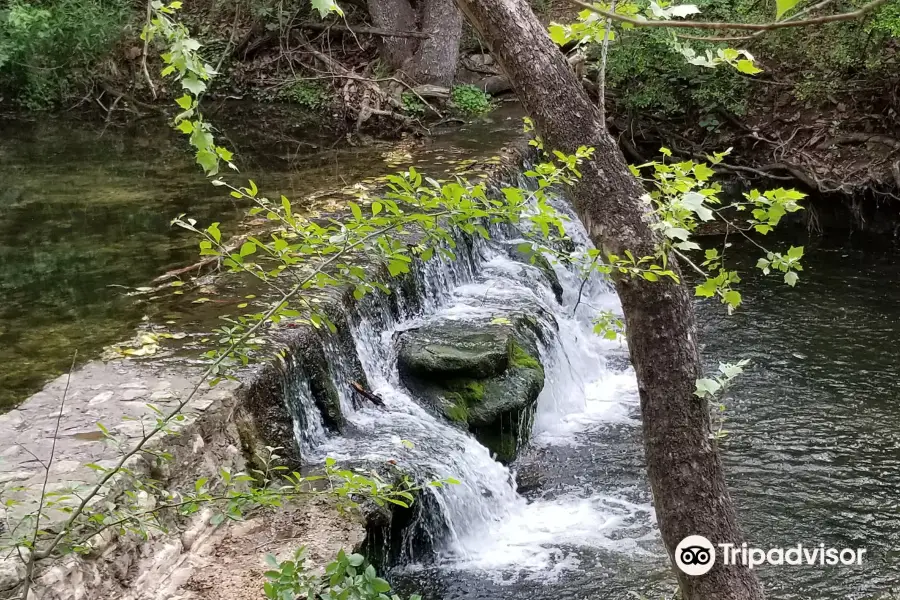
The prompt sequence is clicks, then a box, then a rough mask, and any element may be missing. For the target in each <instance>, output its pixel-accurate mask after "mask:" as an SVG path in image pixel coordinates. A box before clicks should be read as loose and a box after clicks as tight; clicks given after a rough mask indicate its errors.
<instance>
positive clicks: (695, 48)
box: [549, 2, 760, 124]
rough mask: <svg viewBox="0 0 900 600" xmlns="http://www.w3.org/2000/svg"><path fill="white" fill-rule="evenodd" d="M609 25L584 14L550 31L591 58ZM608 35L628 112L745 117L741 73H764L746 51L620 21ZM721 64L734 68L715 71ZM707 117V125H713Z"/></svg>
mask: <svg viewBox="0 0 900 600" xmlns="http://www.w3.org/2000/svg"><path fill="white" fill-rule="evenodd" d="M596 5H597V6H599V7H600V8H603V9H604V10H611V8H612V7H611V6H610V5H608V4H603V3H598V4H596ZM615 12H616V13H617V14H621V15H623V16H627V17H636V16H646V17H648V18H654V19H670V18H673V17H682V16H689V15H692V14H695V13H697V12H700V11H699V8H698V7H697V6H695V5H693V4H684V5H677V6H668V5H665V4H663V5H660V4H657V3H655V2H650V3H649V4H645V3H643V2H640V3H638V2H616V4H615ZM606 25H607V21H606V19H604V18H603V17H602V16H601V15H599V14H597V13H595V12H593V11H590V10H583V11H581V12H580V13H578V15H577V18H576V20H575V21H574V22H572V23H567V24H561V23H551V25H550V27H549V31H550V37H551V38H552V39H553V41H554V42H556V43H557V44H559V45H561V46H562V45H565V44H570V43H572V42H575V43H576V44H577V45H579V46H584V47H585V49H586V52H587V53H588V54H596V53H597V52H598V47H599V45H601V44H602V43H603V40H604V36H605V35H606V34H607V27H606ZM608 37H609V41H610V47H609V56H608V59H607V78H606V81H607V85H608V86H609V88H610V89H612V90H614V91H615V97H616V99H617V102H618V103H619V106H620V107H621V108H622V109H624V110H626V111H629V112H640V113H647V112H651V113H658V114H664V115H667V116H673V115H676V114H692V113H699V114H701V115H714V114H715V113H716V111H717V110H718V109H720V108H725V109H726V110H728V111H729V112H732V113H736V114H743V112H744V110H745V104H746V96H747V94H746V90H747V87H748V82H747V81H746V79H745V78H743V77H742V76H741V73H743V74H749V75H753V74H755V73H758V72H759V71H760V69H759V68H758V67H757V66H756V64H755V62H754V59H753V56H752V55H750V54H749V53H747V52H746V51H745V50H736V49H733V48H728V47H726V46H725V45H724V44H721V43H719V44H713V43H705V42H699V41H692V42H690V43H688V42H685V41H684V40H681V39H680V38H678V37H677V36H676V35H675V33H674V32H672V31H666V30H663V29H641V28H635V27H634V26H633V25H631V24H629V23H616V24H614V25H613V26H612V27H611V28H610V30H609V36H608ZM723 64H727V65H730V66H732V67H733V69H727V70H724V69H716V68H715V67H717V66H719V65H723ZM701 118H704V117H701ZM705 119H706V123H707V124H711V123H714V122H715V121H714V120H713V119H711V118H709V117H706V118H705Z"/></svg>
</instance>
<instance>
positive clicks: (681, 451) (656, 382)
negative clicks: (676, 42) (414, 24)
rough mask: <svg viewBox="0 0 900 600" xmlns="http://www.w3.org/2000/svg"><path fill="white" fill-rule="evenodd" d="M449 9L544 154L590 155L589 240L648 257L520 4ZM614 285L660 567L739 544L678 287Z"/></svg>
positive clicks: (724, 595)
mask: <svg viewBox="0 0 900 600" xmlns="http://www.w3.org/2000/svg"><path fill="white" fill-rule="evenodd" d="M457 2H458V3H459V6H460V9H461V10H462V11H463V13H464V14H465V15H466V17H467V18H468V19H469V21H470V22H471V23H472V25H473V26H474V27H475V29H476V30H477V31H478V32H479V33H480V34H481V37H482V39H483V40H484V41H485V42H486V43H487V45H488V46H489V47H490V49H491V52H492V53H493V55H494V58H495V59H496V60H497V62H498V63H499V64H500V66H501V67H502V68H503V70H504V71H505V73H506V75H507V77H508V78H509V81H510V82H511V83H512V85H513V87H514V89H515V90H516V93H517V94H518V96H519V99H520V100H521V101H522V103H523V104H524V105H525V109H526V111H527V112H528V114H529V115H530V116H531V117H532V118H533V119H534V121H535V125H536V126H537V130H538V132H539V133H540V134H541V136H542V137H543V140H544V145H545V146H546V147H547V148H553V149H559V150H562V151H563V152H569V153H572V152H574V151H575V150H576V149H577V148H578V147H579V146H592V147H594V148H595V149H596V153H595V156H594V158H593V159H592V160H591V161H590V162H588V163H586V164H585V165H583V168H582V169H581V172H582V178H581V181H580V182H579V183H578V185H577V186H576V188H575V193H574V201H575V208H576V210H577V211H578V214H579V216H580V218H581V220H582V221H583V222H584V225H585V227H586V229H587V231H588V234H589V235H590V237H591V239H592V240H593V242H594V243H595V244H596V245H597V247H598V248H601V249H602V250H603V251H604V252H609V253H614V254H617V255H620V256H621V255H623V253H624V251H625V250H631V251H632V252H633V253H634V254H635V255H636V256H646V255H652V254H654V253H655V252H656V249H657V248H658V247H659V243H660V239H659V235H658V233H657V232H656V231H655V230H654V229H653V227H652V225H653V223H654V221H655V219H654V217H653V216H652V215H651V210H652V207H651V206H650V203H649V201H648V199H647V196H646V195H645V192H644V190H643V188H642V187H641V185H640V183H639V182H638V181H637V180H636V179H635V178H634V177H633V176H632V175H631V174H630V172H629V171H628V168H627V166H626V163H625V159H624V158H623V156H622V154H621V153H620V152H619V149H618V148H617V147H616V144H615V142H614V141H613V140H612V138H611V137H610V136H609V134H608V133H607V132H606V128H605V127H604V126H603V124H602V123H601V122H600V113H599V111H598V109H597V107H596V106H594V105H593V103H591V101H590V100H589V99H588V97H587V95H586V94H585V93H584V90H583V89H582V87H581V84H580V82H579V81H578V80H577V79H576V77H575V75H574V73H573V72H572V71H571V70H570V68H569V65H568V64H567V62H566V60H565V57H564V56H563V55H562V53H561V52H559V50H558V49H557V48H556V47H555V45H554V44H553V42H552V41H551V40H550V38H549V37H548V35H547V33H546V32H545V31H544V29H543V27H542V26H541V24H540V23H539V22H538V20H537V19H536V18H535V16H534V14H533V13H532V11H531V8H530V7H529V5H528V3H527V1H526V0H457ZM670 260H671V259H670ZM672 264H673V265H674V263H672ZM675 268H677V267H675ZM615 285H616V290H617V291H618V293H619V298H620V300H621V302H622V308H623V310H624V312H625V321H626V329H627V335H628V345H629V349H630V352H631V360H632V362H633V364H634V368H635V372H636V373H637V380H638V389H639V392H640V400H641V413H642V416H643V432H644V433H643V435H644V451H645V454H646V460H647V470H648V474H649V479H650V486H651V488H652V491H653V498H654V504H655V508H656V515H657V520H658V522H659V528H660V532H661V533H662V538H663V542H664V543H665V546H666V549H667V550H668V552H669V555H670V558H671V557H673V556H674V552H675V548H676V546H677V545H678V543H679V542H680V541H681V540H682V539H684V538H685V537H687V536H689V535H702V536H705V537H706V538H708V539H709V540H710V541H712V543H713V544H718V543H727V542H732V543H735V544H737V545H738V546H740V544H741V543H742V541H743V537H742V535H741V532H740V528H739V527H738V522H737V518H736V515H735V510H734V505H733V504H732V501H731V497H730V496H729V494H728V489H727V487H726V485H725V477H724V473H723V469H722V461H721V458H720V456H719V453H718V450H717V448H716V446H715V445H714V444H712V443H711V441H710V439H709V432H710V421H709V411H708V406H707V403H706V401H703V400H700V399H698V398H697V397H696V396H694V390H695V381H696V379H697V377H698V376H699V374H700V357H699V352H698V350H697V332H696V326H695V320H694V310H693V306H692V303H691V298H690V295H689V293H688V290H687V289H686V288H685V286H683V285H679V284H675V283H672V282H670V281H663V280H660V281H658V282H648V281H644V280H639V279H629V278H620V279H618V280H617V281H616V282H615ZM676 573H677V575H678V580H679V583H680V587H681V590H682V594H683V598H684V599H685V600H759V599H761V598H763V592H762V588H761V586H760V584H759V581H758V580H757V578H756V576H755V575H754V573H753V572H752V571H750V570H749V569H747V568H746V567H739V566H728V567H726V566H723V564H722V562H721V560H717V561H716V565H715V567H714V568H713V569H712V570H711V571H710V572H709V573H707V574H706V575H703V576H700V577H690V576H687V575H684V574H683V573H681V572H680V571H679V570H678V569H677V568H676Z"/></svg>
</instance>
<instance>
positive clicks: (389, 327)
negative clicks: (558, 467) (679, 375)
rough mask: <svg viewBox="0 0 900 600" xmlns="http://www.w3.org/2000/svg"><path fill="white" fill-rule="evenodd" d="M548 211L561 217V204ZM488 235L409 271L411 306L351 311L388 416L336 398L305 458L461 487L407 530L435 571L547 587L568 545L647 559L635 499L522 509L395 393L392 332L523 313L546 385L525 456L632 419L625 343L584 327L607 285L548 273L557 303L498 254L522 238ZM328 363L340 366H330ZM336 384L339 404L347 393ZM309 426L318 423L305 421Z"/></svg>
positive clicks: (567, 561)
mask: <svg viewBox="0 0 900 600" xmlns="http://www.w3.org/2000/svg"><path fill="white" fill-rule="evenodd" d="M558 208H559V209H560V210H562V211H564V212H568V210H569V209H568V207H567V206H566V205H564V203H562V202H560V206H559V207H558ZM567 227H568V229H569V231H568V233H569V235H570V237H571V238H572V239H573V240H574V241H575V243H576V245H577V246H578V247H579V248H580V249H581V250H580V251H583V250H584V249H585V248H586V247H587V246H588V244H589V241H588V240H587V236H586V234H585V232H584V230H583V228H582V227H581V225H580V223H579V221H578V220H577V219H575V218H572V219H571V220H570V222H569V223H568V225H567ZM496 233H498V234H499V238H500V239H493V240H492V241H490V242H487V241H484V240H481V239H478V240H475V241H470V243H469V245H468V246H467V247H466V248H467V250H468V251H466V252H458V254H459V257H458V260H457V261H453V262H441V261H438V260H433V261H430V262H429V263H426V264H425V265H423V266H422V268H421V269H420V271H419V273H418V274H417V278H418V281H417V285H418V288H419V290H418V293H419V295H420V298H419V300H418V302H417V303H415V304H416V306H415V307H413V306H412V305H411V304H412V303H410V305H409V306H404V305H403V299H402V298H401V299H400V300H397V299H394V300H393V301H394V302H395V303H398V304H399V305H400V307H399V309H396V308H395V310H393V311H391V310H388V308H387V301H386V300H383V299H382V300H375V299H372V300H368V301H366V302H364V303H362V304H361V305H360V306H359V308H358V311H357V313H358V315H357V316H358V318H357V319H356V321H355V324H354V326H353V337H354V339H355V343H356V349H357V353H358V355H359V358H360V361H361V363H362V366H363V369H364V370H365V373H366V376H367V378H368V383H369V386H370V387H371V389H372V390H373V391H374V392H375V393H376V394H378V395H379V396H381V398H382V399H384V401H385V404H386V407H385V409H379V408H375V407H363V408H360V409H359V410H354V409H353V407H352V403H351V400H350V398H349V396H345V397H344V398H342V404H343V405H344V409H345V414H347V416H348V425H349V427H348V428H347V431H346V432H345V435H343V436H339V437H331V438H328V439H326V440H324V441H321V443H319V444H318V445H316V446H315V447H314V449H313V450H314V453H315V454H316V455H318V456H319V457H320V458H321V457H324V456H325V455H329V456H333V457H335V458H338V459H343V460H354V461H359V460H363V461H372V462H376V463H379V462H385V461H392V462H394V463H395V464H397V465H398V466H399V467H400V468H401V469H404V470H407V471H409V472H411V473H414V474H415V475H416V476H418V477H419V478H421V479H435V478H449V477H452V478H455V479H457V480H459V481H460V482H461V483H460V484H459V485H451V486H446V487H443V488H428V493H429V494H430V496H429V498H428V500H429V503H430V504H429V507H430V509H431V510H429V511H428V515H427V516H426V517H423V518H425V519H426V520H427V522H424V523H419V524H418V525H419V529H420V530H422V531H424V532H425V533H427V534H428V535H429V536H430V537H431V538H432V539H431V542H432V548H433V550H434V562H435V563H436V564H437V565H438V566H439V568H441V569H468V570H479V571H487V572H490V573H493V574H495V575H496V578H498V579H501V580H502V579H505V578H511V577H514V576H515V575H516V573H520V574H521V573H528V574H529V576H531V577H534V576H537V577H541V578H546V577H548V576H553V575H555V574H559V573H560V572H563V571H565V570H566V569H570V568H573V567H575V566H576V565H577V564H578V561H579V559H578V558H577V555H578V552H577V549H578V548H583V547H589V548H605V549H609V550H613V551H622V552H645V549H644V547H645V546H643V545H642V544H641V542H642V541H643V540H645V539H652V538H653V536H654V535H655V534H654V533H653V527H652V524H648V523H650V521H651V516H650V515H651V514H652V513H651V511H650V510H649V508H648V506H647V505H646V503H645V502H641V501H638V502H634V501H631V500H628V499H625V498H623V497H617V496H616V495H610V494H608V493H605V492H601V491H598V490H596V489H593V488H591V487H590V486H588V487H583V488H580V489H579V490H576V491H574V492H573V491H572V490H568V491H561V492H560V493H558V494H554V495H551V496H550V497H546V498H541V499H537V500H534V501H531V502H529V501H528V500H526V498H524V497H523V496H522V495H520V494H519V493H518V492H517V490H516V481H515V476H514V474H513V473H512V472H511V471H510V470H509V469H508V468H507V467H505V466H503V465H502V464H500V463H499V462H497V461H495V460H494V459H493V458H492V457H491V455H490V453H489V452H488V450H487V449H486V448H485V447H484V446H482V445H481V444H479V443H478V442H477V441H476V440H475V439H474V437H472V435H470V434H469V433H468V432H467V431H465V430H462V429H460V428H458V427H456V426H454V425H452V424H451V423H449V422H448V421H447V420H445V419H443V418H439V417H435V416H434V415H432V414H431V413H430V412H429V411H427V410H426V409H424V408H422V406H420V404H419V403H417V402H416V401H415V400H414V399H413V398H411V397H410V395H409V393H408V392H407V391H406V390H405V389H404V387H403V385H402V384H401V383H400V378H399V374H398V370H397V356H396V352H395V344H394V337H395V335H396V334H397V333H398V332H401V331H403V330H405V329H409V328H413V327H417V326H421V325H423V324H426V323H430V322H435V321H444V322H446V321H462V322H467V321H478V322H482V323H483V322H485V321H486V320H488V321H489V320H490V319H491V318H494V317H497V316H501V317H502V316H504V315H507V314H509V313H510V311H511V310H514V309H522V310H526V311H528V312H529V314H532V315H535V316H536V317H537V320H538V325H539V327H540V329H541V331H542V332H543V334H544V335H542V336H541V342H540V343H539V351H540V353H541V359H542V363H543V366H544V370H545V384H544V388H543V390H542V392H541V394H540V396H539V398H538V405H537V410H536V414H535V418H534V424H533V430H532V431H533V433H532V447H533V448H537V449H540V448H546V447H553V446H566V445H573V444H578V443H579V441H578V437H579V435H583V434H589V433H590V430H591V428H592V427H594V426H595V425H598V424H600V425H608V424H610V423H618V424H622V425H624V426H627V427H630V426H632V425H633V424H634V423H635V421H634V418H633V416H632V414H633V412H634V410H633V409H634V405H635V403H636V386H635V383H634V376H633V373H632V372H631V371H630V369H629V368H628V367H627V360H625V358H624V357H625V355H626V353H625V350H624V347H623V346H622V344H620V343H619V342H610V341H605V340H602V339H601V338H600V337H599V336H597V335H595V334H594V333H593V331H592V329H593V324H592V322H591V317H592V315H593V314H595V313H596V311H598V310H604V309H612V310H617V309H618V300H617V298H616V296H615V294H614V293H613V291H612V290H611V288H610V286H609V285H608V284H607V283H606V282H605V281H603V280H602V279H601V278H599V277H592V278H590V279H589V280H588V281H587V282H586V284H585V285H583V286H582V281H581V279H580V278H579V276H578V275H577V274H576V273H574V272H572V271H570V270H568V269H567V268H565V267H563V266H559V265H556V266H554V269H555V271H556V274H557V277H558V278H559V280H560V283H561V284H562V287H563V290H564V293H563V299H562V302H561V303H560V302H557V299H556V298H555V297H554V293H553V291H552V289H551V285H550V282H549V281H548V279H547V277H546V276H545V275H544V274H543V273H542V272H541V271H540V269H538V268H536V267H534V266H532V265H528V264H524V263H521V262H516V261H514V260H511V259H510V258H509V256H510V253H509V252H507V249H506V248H504V244H507V245H508V244H512V245H515V244H516V243H517V242H519V241H521V240H516V239H512V236H510V235H509V232H496ZM504 237H505V238H506V239H503V238H504ZM579 291H580V292H581V293H580V299H579ZM576 307H577V310H576ZM338 354H339V353H338ZM333 359H334V361H339V360H340V356H338V355H335V356H334V357H333ZM610 361H612V363H614V365H615V366H618V369H616V368H613V366H611V365H610V364H608V363H609V362H610ZM338 383H342V382H338ZM337 387H338V389H339V390H341V391H342V393H344V394H349V391H348V390H349V388H348V386H346V385H338V386H337ZM308 421H309V422H310V423H311V424H312V425H311V426H313V427H316V426H318V427H321V424H320V423H319V424H318V425H316V422H315V419H309V420H308ZM520 425H522V426H527V425H530V424H529V423H522V424H520ZM302 439H304V440H316V441H319V440H321V436H320V435H319V432H318V430H316V429H314V430H313V431H311V432H304V433H303V437H302ZM406 441H408V442H409V443H404V442H406ZM639 500H645V499H643V498H641V499H639ZM407 553H408V555H407V556H405V557H404V558H405V561H404V562H405V563H406V564H405V567H406V568H407V569H408V568H410V563H413V564H414V563H415V561H416V560H420V559H422V558H423V557H416V556H414V555H409V554H411V553H412V549H411V547H408V548H407Z"/></svg>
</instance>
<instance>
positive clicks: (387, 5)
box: [368, 0, 419, 71]
mask: <svg viewBox="0 0 900 600" xmlns="http://www.w3.org/2000/svg"><path fill="white" fill-rule="evenodd" d="M368 8H369V15H370V16H371V17H372V24H373V25H375V27H379V28H381V29H390V30H393V31H416V30H417V27H416V11H415V10H413V7H412V4H410V3H409V0H368ZM379 44H380V46H379V54H380V55H381V58H383V59H384V61H385V62H386V63H387V64H388V66H389V67H390V68H391V69H393V70H395V71H396V70H398V69H400V68H401V67H403V65H405V64H406V63H407V61H409V60H411V59H412V58H413V56H414V54H415V51H416V48H417V47H418V45H419V40H417V39H414V38H397V37H382V38H381V39H380V41H379Z"/></svg>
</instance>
